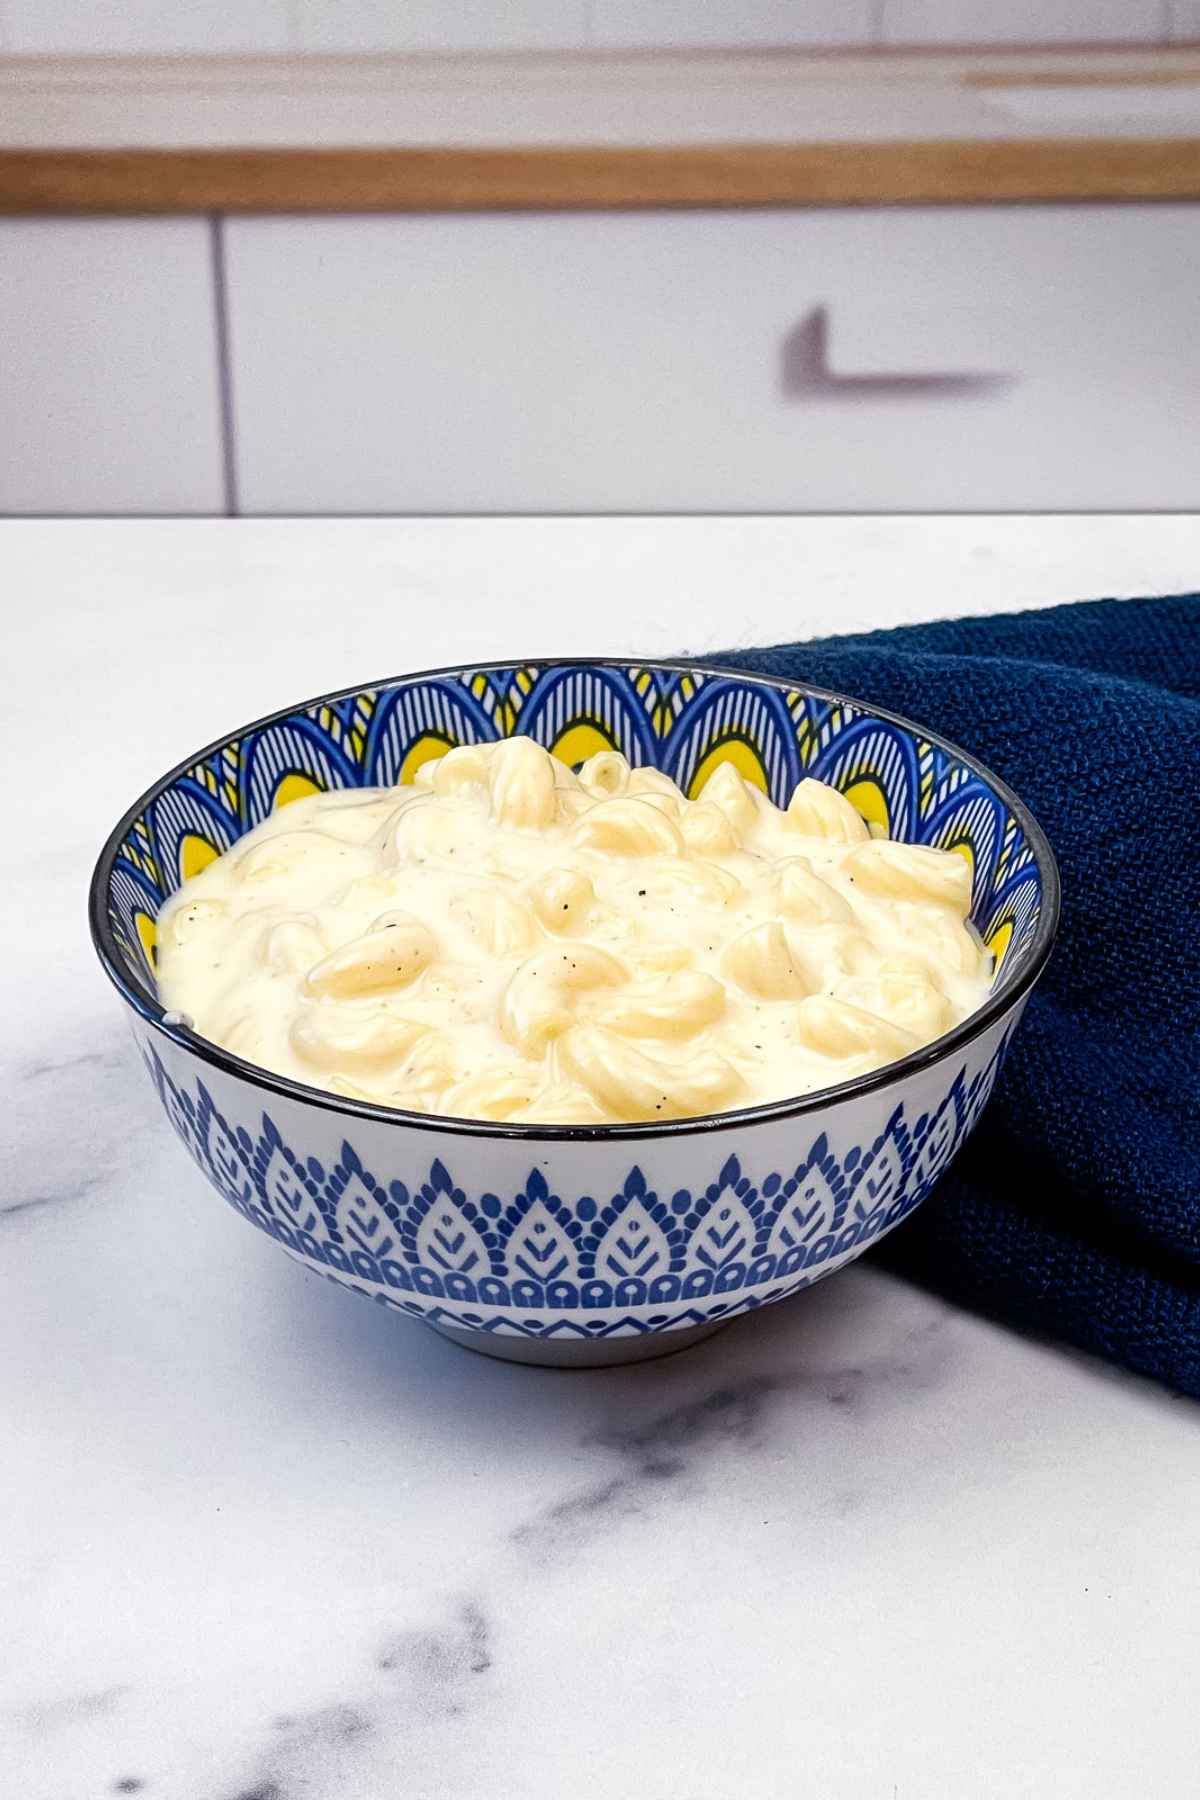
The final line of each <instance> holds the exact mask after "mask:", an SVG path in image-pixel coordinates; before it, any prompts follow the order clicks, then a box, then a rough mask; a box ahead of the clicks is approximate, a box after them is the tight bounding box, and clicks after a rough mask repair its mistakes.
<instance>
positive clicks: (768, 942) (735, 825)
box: [159, 738, 991, 1125]
mask: <svg viewBox="0 0 1200 1800" xmlns="http://www.w3.org/2000/svg"><path fill="white" fill-rule="evenodd" d="M970 890H971V872H970V868H969V865H968V864H967V863H966V862H965V861H964V860H963V859H962V858H961V857H959V856H956V855H954V854H952V853H950V852H946V851H942V850H933V849H927V848H925V847H923V846H919V845H909V844H898V843H892V842H890V841H889V840H888V839H886V838H879V837H873V836H872V835H871V833H870V832H869V831H868V829H867V826H866V825H865V824H864V822H863V820H862V819H860V818H859V816H858V814H857V813H856V812H855V811H854V808H853V807H852V806H851V805H850V803H849V801H847V800H846V799H845V798H844V796H843V795H841V794H840V793H838V792H836V791H835V790H834V789H832V788H829V787H826V786H824V785H823V784H822V783H821V782H819V781H813V780H805V781H802V782H801V783H800V784H799V786H798V787H797V789H796V791H795V793H794V794H793V796H792V798H791V801H790V803H789V805H788V806H787V808H786V810H783V811H781V810H780V809H779V808H777V807H775V806H773V805H772V804H771V802H770V801H769V800H767V799H766V798H765V796H763V795H762V794H761V793H759V792H758V791H757V790H756V789H754V788H752V787H750V786H749V785H748V784H747V783H746V782H745V781H743V780H742V778H741V776H740V775H739V774H738V773H737V771H736V769H735V768H734V767H733V766H732V764H730V763H723V764H721V765H720V766H719V767H718V768H717V769H716V771H715V772H714V773H713V774H712V775H711V776H710V777H709V779H708V780H707V782H706V783H705V784H704V787H703V789H702V790H701V792H700V793H699V795H698V796H697V797H696V798H695V799H689V798H687V797H686V796H685V795H684V794H683V793H681V792H680V790H679V789H678V788H677V787H676V786H675V784H674V782H672V781H671V780H670V779H669V778H668V777H667V776H666V775H663V774H662V773H660V771H658V770H657V769H643V768H630V766H629V764H628V763H627V762H626V760H625V758H624V757H622V756H620V755H618V754H617V753H616V752H615V751H603V752H601V753H600V754H598V755H596V756H593V757H591V758H590V759H589V760H588V761H587V762H585V763H584V764H583V765H582V766H581V767H580V768H579V769H578V771H574V770H572V769H570V768H568V767H567V766H566V765H565V764H564V763H561V762H559V761H557V760H556V759H555V758H554V757H552V756H551V755H550V754H549V753H548V752H547V751H545V750H543V749H542V748H541V747H540V746H539V745H537V744H535V743H534V742H532V740H530V739H528V738H512V739H507V740H504V741H502V742H499V743H495V744H473V745H467V746H464V747H462V748H460V749H455V750H450V751H448V752H447V753H446V754H445V755H444V756H442V757H439V758H437V759H436V760H433V761H431V762H427V763H425V764H424V765H423V766H422V768H421V769H420V771H419V772H418V775H417V777H416V779H415V781H414V782H413V783H412V784H410V785H408V786H405V787H399V788H394V789H390V790H387V789H369V790H362V791H350V792H345V793H330V794H316V795H312V796H310V797H309V798H307V799H302V800H298V801H295V802H294V803H293V804H291V805H290V806H288V807H287V808H286V810H285V811H282V812H280V813H277V814H275V815H273V816H272V817H271V818H270V819H268V820H267V821H266V822H265V823H264V824H262V825H260V826H259V827H258V828H257V829H256V830H254V831H252V832H250V833H249V834H248V836H247V837H246V838H244V839H243V840H242V841H241V843H239V844H238V845H236V846H235V847H234V849H233V850H231V851H229V852H227V853H226V854H225V855H224V856H221V857H218V858H217V859H216V860H215V861H214V862H212V863H210V864H209V865H208V866H207V867H206V868H205V869H203V870H201V872H200V873H199V874H198V875H196V876H194V877H193V878H192V879H191V880H190V881H187V882H185V883H184V885H183V887H182V888H181V889H180V891H179V893H178V894H176V895H175V896H174V897H173V898H172V899H171V900H170V901H168V903H167V905H166V906H165V907H164V909H163V914H162V918H161V921H160V931H159V945H160V951H159V957H160V961H159V988H160V992H161V995H162V998H163V1002H164V1004H165V1005H166V1006H168V1007H169V1008H170V1009H172V1010H173V1011H175V1012H178V1013H182V1014H184V1015H185V1016H186V1017H188V1018H189V1019H190V1020H191V1022H192V1023H193V1025H194V1027H195V1029H196V1030H197V1031H199V1032H200V1033H201V1034H203V1035H205V1036H207V1037H209V1038H211V1039H213V1041H214V1042H217V1043H222V1044H224V1045H225V1046H226V1047H227V1048H229V1049H231V1050H233V1051H234V1052H235V1054H237V1055H239V1056H242V1057H244V1058H246V1059H247V1060H249V1061H252V1062H257V1063H259V1064H260V1065H261V1066H263V1067H265V1068H269V1069H273V1070H276V1071H277V1072H279V1073H281V1074H284V1075H290V1076H292V1077H293V1078H294V1079H296V1080H299V1081H302V1082H307V1083H309V1084H311V1085H316V1086H319V1087H324V1088H326V1089H328V1090H329V1091H331V1092H333V1093H337V1094H344V1095H348V1096H350V1097H352V1098H355V1099H359V1100H370V1101H374V1102H376V1103H379V1104H383V1105H390V1106H396V1107H402V1108H405V1109H407V1110H410V1111H416V1112H425V1113H434V1114H441V1115H445V1116H449V1117H457V1118H477V1119H496V1120H506V1121H515V1122H520V1123H528V1124H536V1123H542V1124H555V1125H560V1124H583V1125H603V1124H606V1123H617V1122H620V1123H625V1122H630V1121H636V1120H655V1119H680V1118H688V1117H693V1116H696V1115H698V1114H705V1113H712V1112H719V1111H723V1110H728V1109H729V1108H731V1107H742V1106H750V1105H754V1104H758V1103H761V1102H764V1101H770V1100H780V1099H785V1098H788V1097H791V1096H794V1095H799V1094H804V1093H808V1092H811V1091H813V1090H815V1089H818V1088H821V1087H825V1086H828V1085H830V1084H832V1083H835V1082H839V1081H844V1080H846V1079H848V1078H850V1077H851V1076H854V1075H858V1074H862V1073H865V1072H866V1071H868V1070H870V1069H873V1068H877V1067H879V1066H880V1065H881V1064H883V1063H885V1062H888V1061H891V1060H893V1059H894V1058H897V1057H901V1056H904V1055H906V1054H907V1053H908V1052H910V1051H911V1050H914V1049H916V1048H917V1047H918V1046H920V1045H921V1044H925V1043H928V1042H930V1041H931V1040H932V1039H933V1038H935V1037H937V1036H938V1035H939V1034H940V1033H942V1032H944V1031H946V1030H948V1029H949V1028H950V1027H951V1026H952V1025H953V1024H955V1023H956V1022H957V1021H959V1020H961V1019H963V1018H965V1017H966V1016H967V1014H968V1013H970V1012H971V1011H973V1010H974V1008H975V1007H977V1006H978V1005H979V1004H980V1003H981V1002H982V1000H983V998H984V996H985V994H986V992H987V989H988V985H989V982H990V975H991V969H990V959H989V957H988V955H987V953H986V952H985V951H984V950H983V949H982V947H981V945H980V943H979V941H978V939H977V938H976V937H975V935H974V933H973V931H972V929H971V927H970V926H969V924H968V923H967V910H968V907H969V904H970Z"/></svg>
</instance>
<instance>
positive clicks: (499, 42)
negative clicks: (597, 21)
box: [292, 0, 588, 53]
mask: <svg viewBox="0 0 1200 1800" xmlns="http://www.w3.org/2000/svg"><path fill="white" fill-rule="evenodd" d="M587 7H588V0H336V3H331V0H292V10H293V17H294V20H295V32H296V47H297V48H298V49H300V50H319V51H356V52H360V53H367V52H370V51H388V50H391V51H407V50H417V51H420V50H501V49H503V50H552V49H582V48H583V47H584V46H585V45H586V43H587Z"/></svg>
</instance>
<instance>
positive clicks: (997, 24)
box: [883, 0, 1165, 44]
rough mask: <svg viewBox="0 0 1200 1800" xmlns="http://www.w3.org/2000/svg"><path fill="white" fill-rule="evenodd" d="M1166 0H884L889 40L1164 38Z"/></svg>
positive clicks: (1110, 40)
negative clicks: (1164, 7) (1164, 1)
mask: <svg viewBox="0 0 1200 1800" xmlns="http://www.w3.org/2000/svg"><path fill="white" fill-rule="evenodd" d="M1164 33H1165V20H1164V14H1163V0H883V41H884V42H885V43H888V44H1054V43H1161V41H1162V39H1163V36H1164Z"/></svg>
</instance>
